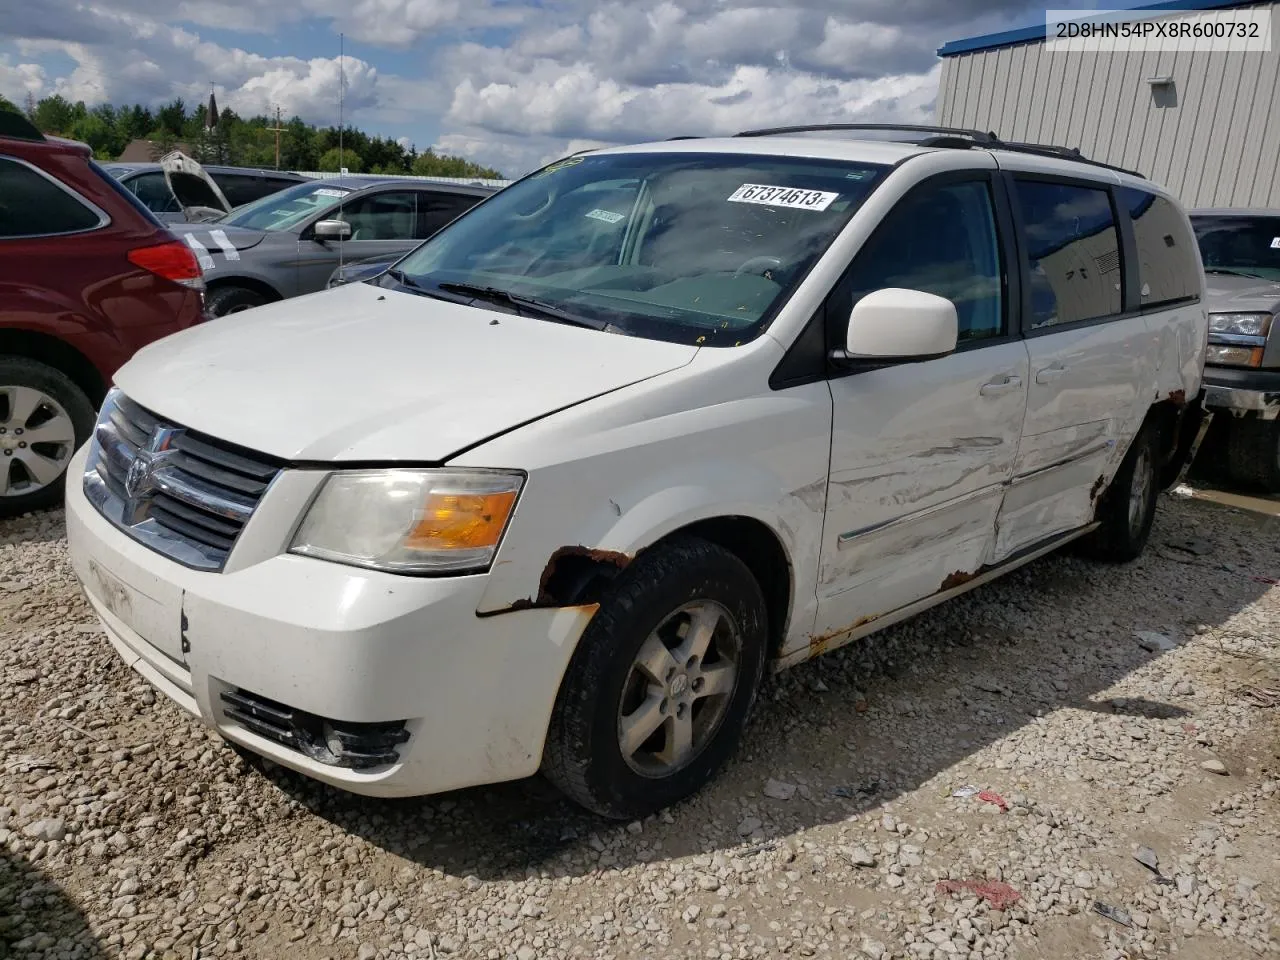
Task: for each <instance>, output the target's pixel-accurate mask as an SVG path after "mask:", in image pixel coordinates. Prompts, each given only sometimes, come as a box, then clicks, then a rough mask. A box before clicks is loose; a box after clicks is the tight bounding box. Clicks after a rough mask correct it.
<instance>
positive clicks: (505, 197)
mask: <svg viewBox="0 0 1280 960" xmlns="http://www.w3.org/2000/svg"><path fill="white" fill-rule="evenodd" d="M885 169H886V168H885V167H883V166H881V165H874V164H860V163H852V162H842V161H833V160H815V159H809V158H792V157H776V156H759V155H749V154H744V155H731V154H715V153H708V154H695V153H659V152H653V153H619V154H608V153H603V154H590V155H587V156H577V157H571V158H569V159H568V160H564V161H560V162H559V163H555V164H552V165H551V166H550V167H547V168H545V169H544V170H542V171H539V172H538V173H537V174H534V175H533V176H531V177H529V178H526V179H525V180H522V181H520V182H519V183H516V184H513V185H512V186H510V187H508V188H507V189H505V190H503V191H502V192H501V193H498V194H496V195H494V196H493V197H491V198H490V199H489V200H487V201H486V202H485V203H483V204H481V205H479V206H477V207H475V208H474V209H473V210H471V211H469V212H468V213H467V214H465V215H464V216H462V217H461V218H459V219H458V220H456V221H455V222H453V223H452V224H450V225H449V226H448V227H446V228H445V229H443V230H441V231H440V232H439V233H437V234H436V235H435V236H434V237H432V238H431V239H430V240H428V241H427V242H426V243H424V244H423V245H422V246H421V247H419V248H418V249H417V250H415V251H414V252H413V253H411V254H410V255H409V256H408V257H406V258H405V259H404V260H402V261H401V262H400V263H399V264H398V265H397V269H396V270H395V271H394V272H393V273H392V274H389V275H387V278H386V279H384V281H383V282H386V283H389V284H390V283H394V282H401V283H402V285H403V286H405V287H406V288H408V289H410V290H413V291H414V292H419V293H423V294H425V295H428V296H433V295H439V296H442V297H444V298H446V299H447V298H451V297H453V298H456V296H457V295H458V292H459V291H460V290H461V291H466V290H470V291H471V292H472V293H473V294H475V293H476V292H477V291H482V292H483V295H484V296H485V297H487V298H488V300H489V301H492V302H495V303H497V302H498V301H499V299H500V298H501V297H502V296H505V295H508V294H509V295H512V296H515V297H519V298H524V299H525V301H526V302H527V301H529V300H536V301H537V304H536V306H538V307H541V308H544V309H543V313H544V315H545V314H546V313H547V309H546V308H549V309H551V310H554V311H558V312H559V313H560V314H562V315H566V316H562V317H561V319H563V320H566V322H571V321H573V320H576V321H581V322H583V323H584V325H587V326H597V327H599V328H601V329H607V330H609V331H611V332H617V333H623V334H631V335H635V336H642V337H651V338H656V339H665V340H673V341H676V342H683V343H694V344H705V345H708V346H734V345H736V344H738V343H742V342H745V341H746V340H749V339H751V338H753V337H755V336H756V335H758V334H759V332H760V331H761V330H763V329H764V328H765V326H767V324H768V323H769V321H770V320H771V319H772V317H773V315H774V313H775V312H776V310H777V308H778V307H780V306H781V304H782V303H783V302H785V300H786V298H787V297H788V296H790V294H791V292H792V291H793V290H794V289H795V287H796V286H797V285H798V284H799V283H800V281H801V280H802V279H803V278H804V276H805V275H806V273H807V272H808V270H809V268H810V267H811V266H812V265H813V263H814V262H815V261H816V260H817V259H818V257H820V256H821V255H822V253H823V252H824V251H825V250H826V249H827V247H828V246H829V245H830V244H831V242H832V240H834V239H835V237H836V236H837V235H838V234H839V232H840V230H841V229H843V227H844V226H845V224H846V223H848V221H849V218H850V217H851V216H852V215H853V213H854V211H855V210H856V209H857V207H858V206H859V205H860V204H861V203H862V201H863V199H864V198H865V197H866V196H867V194H868V193H870V192H871V189H872V188H873V187H874V186H875V185H876V184H877V183H878V181H879V178H880V176H881V175H882V173H883V172H884V170H885ZM397 278H399V279H397Z"/></svg>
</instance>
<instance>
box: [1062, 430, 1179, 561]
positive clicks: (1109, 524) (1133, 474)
mask: <svg viewBox="0 0 1280 960" xmlns="http://www.w3.org/2000/svg"><path fill="white" fill-rule="evenodd" d="M1157 436H1158V431H1157V430H1155V429H1154V427H1153V425H1152V424H1151V423H1148V424H1146V425H1144V426H1143V428H1142V429H1141V430H1140V431H1139V432H1138V435H1137V436H1136V437H1134V438H1133V444H1132V445H1131V446H1130V447H1129V452H1128V453H1127V454H1125V458H1124V460H1123V461H1122V462H1121V464H1120V469H1119V470H1117V471H1116V475H1115V477H1113V478H1112V480H1111V485H1110V486H1108V487H1107V489H1106V490H1105V491H1104V492H1103V494H1102V499H1101V501H1100V502H1099V503H1098V509H1097V513H1096V514H1095V518H1096V519H1097V520H1098V521H1099V522H1100V523H1101V524H1102V525H1101V526H1100V527H1098V529H1097V530H1095V531H1094V532H1093V533H1091V534H1089V536H1088V537H1086V538H1085V539H1084V540H1083V541H1081V544H1080V547H1081V551H1082V552H1083V553H1084V554H1085V555H1087V556H1089V557H1092V558H1093V559H1095V560H1102V561H1105V562H1108V563H1128V562H1129V561H1130V560H1136V559H1137V558H1138V557H1139V556H1140V555H1141V554H1142V551H1143V549H1144V548H1145V547H1146V545H1147V539H1148V538H1149V537H1150V536H1151V525H1152V523H1153V522H1154V521H1155V517H1156V503H1157V502H1158V500H1159V492H1160V491H1159V476H1158V469H1157V464H1158V463H1159V451H1158V449H1157V447H1158V445H1157V443H1156V438H1157Z"/></svg>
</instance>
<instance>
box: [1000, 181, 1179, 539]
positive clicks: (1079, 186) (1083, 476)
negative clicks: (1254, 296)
mask: <svg viewBox="0 0 1280 960" xmlns="http://www.w3.org/2000/svg"><path fill="white" fill-rule="evenodd" d="M1012 195H1013V207H1014V210H1015V213H1016V217H1015V218H1016V220H1017V222H1018V224H1019V233H1020V237H1021V243H1020V249H1021V256H1023V257H1025V259H1026V276H1027V277H1028V278H1029V297H1028V310H1027V312H1026V314H1025V323H1024V331H1025V335H1026V338H1027V348H1028V350H1029V351H1030V357H1031V382H1030V393H1029V395H1028V401H1027V420H1026V425H1025V426H1024V428H1023V436H1022V445H1021V447H1020V449H1019V452H1018V462H1017V466H1016V468H1015V470H1014V477H1013V482H1012V483H1011V485H1010V487H1009V491H1008V494H1007V495H1006V497H1005V502H1004V506H1003V508H1002V509H1001V513H1000V521H999V537H998V541H997V545H996V558H997V559H1003V558H1005V557H1008V556H1009V555H1010V554H1013V553H1016V552H1018V551H1019V550H1020V549H1023V548H1024V547H1028V546H1031V545H1033V544H1036V543H1038V542H1039V541H1041V540H1044V539H1046V538H1048V537H1051V536H1053V535H1054V534H1057V533H1062V532H1065V531H1067V530H1073V529H1075V528H1077V527H1081V526H1083V525H1085V524H1087V523H1089V522H1090V521H1091V520H1092V519H1093V515H1094V507H1095V501H1096V499H1097V497H1098V495H1099V494H1100V493H1101V491H1102V489H1103V485H1104V479H1103V478H1104V477H1105V476H1106V475H1107V474H1108V473H1109V464H1110V463H1111V462H1112V461H1113V459H1114V456H1115V455H1118V454H1119V453H1122V452H1123V451H1122V450H1118V449H1117V447H1118V446H1119V445H1121V444H1126V443H1127V441H1128V438H1129V436H1130V435H1131V433H1132V430H1133V423H1132V421H1133V418H1134V416H1135V414H1137V415H1138V416H1139V417H1140V416H1141V411H1144V410H1145V409H1146V406H1147V404H1148V403H1149V402H1150V399H1151V398H1147V397H1143V396H1139V392H1140V391H1141V390H1142V389H1143V387H1142V385H1144V384H1150V383H1153V382H1154V381H1155V372H1154V369H1153V365H1154V359H1155V357H1156V355H1157V351H1156V350H1154V349H1152V334H1151V332H1150V331H1149V330H1148V327H1147V324H1146V322H1145V321H1144V320H1143V318H1142V316H1141V315H1140V314H1138V313H1137V312H1134V313H1132V314H1125V313H1124V310H1123V290H1122V270H1121V259H1120V237H1119V234H1118V232H1117V230H1116V220H1115V216H1114V211H1113V209H1112V204H1111V197H1110V192H1109V191H1108V189H1107V188H1106V187H1104V186H1101V185H1090V184H1085V183H1067V182H1061V181H1049V180H1036V179H1031V178H1023V177H1021V176H1018V177H1016V178H1015V179H1014V180H1013V184H1012Z"/></svg>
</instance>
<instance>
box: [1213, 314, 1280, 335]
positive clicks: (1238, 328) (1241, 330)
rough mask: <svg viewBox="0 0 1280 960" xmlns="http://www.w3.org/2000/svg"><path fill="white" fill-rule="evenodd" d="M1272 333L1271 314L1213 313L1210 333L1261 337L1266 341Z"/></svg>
mask: <svg viewBox="0 0 1280 960" xmlns="http://www.w3.org/2000/svg"><path fill="white" fill-rule="evenodd" d="M1270 331H1271V314H1269V313H1211V314H1209V333H1210V334H1215V333H1223V334H1227V335H1228V336H1233V337H1261V338H1263V339H1264V340H1265V339H1266V336H1267V334H1268V333H1269V332H1270Z"/></svg>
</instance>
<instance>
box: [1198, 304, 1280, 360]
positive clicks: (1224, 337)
mask: <svg viewBox="0 0 1280 960" xmlns="http://www.w3.org/2000/svg"><path fill="white" fill-rule="evenodd" d="M1272 319H1273V318H1272V315H1271V314H1269V313H1211V314H1209V352H1208V353H1207V354H1206V355H1205V362H1206V363H1209V364H1214V365H1216V366H1220V367H1260V366H1262V354H1263V350H1264V348H1265V347H1266V345H1267V334H1269V333H1270V332H1271V323H1272Z"/></svg>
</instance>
